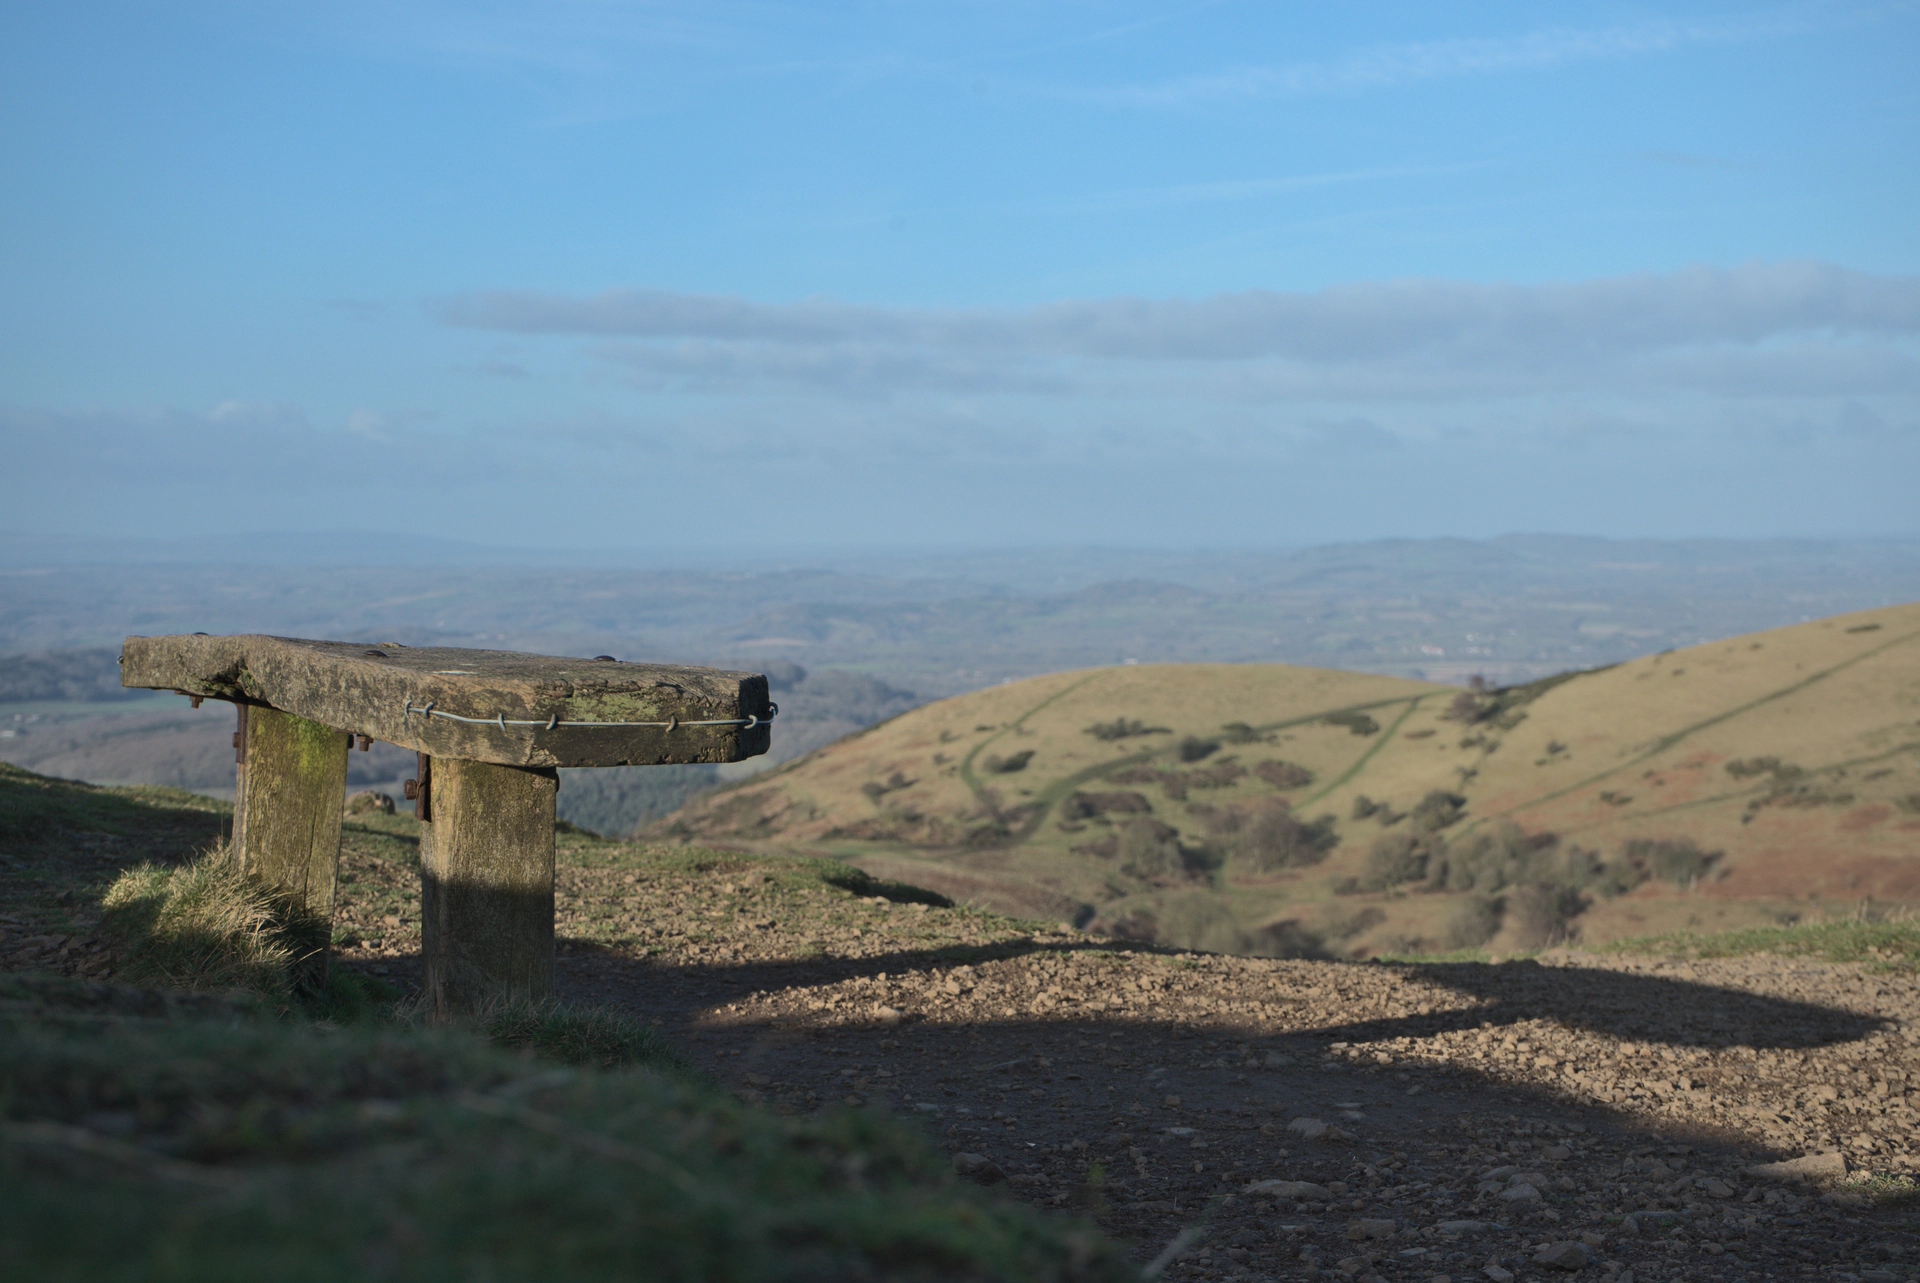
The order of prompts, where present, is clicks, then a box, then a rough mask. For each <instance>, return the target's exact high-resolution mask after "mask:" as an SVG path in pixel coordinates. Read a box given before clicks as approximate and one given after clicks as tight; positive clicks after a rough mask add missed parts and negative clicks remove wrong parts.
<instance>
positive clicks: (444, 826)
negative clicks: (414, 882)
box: [420, 757, 560, 1018]
mask: <svg viewBox="0 0 1920 1283" xmlns="http://www.w3.org/2000/svg"><path fill="white" fill-rule="evenodd" d="M426 781H427V783H428V785H429V787H428V788H427V790H426V792H425V806H424V807H423V808H422V809H424V810H425V811H426V814H425V816H424V817H423V820H424V822H423V823H422V824H421V826H420V910H421V911H420V936H421V952H422V954H423V955H424V961H425V963H426V968H425V970H426V976H425V981H426V990H427V995H428V1000H429V1001H430V1002H431V1003H432V1005H433V1011H434V1014H435V1015H436V1016H439V1017H442V1018H444V1017H446V1016H449V1015H452V1014H454V1013H456V1012H474V1011H484V1010H486V1009H488V1008H491V1007H495V1006H499V1005H502V1004H518V1003H522V1002H527V1003H533V1002H539V1001H541V1000H542V999H545V998H547V997H548V996H550V995H551V994H552V993H553V807H554V798H555V795H556V794H557V793H558V792H559V790H560V776H559V773H558V772H557V771H555V770H553V769H551V768H544V769H543V768H527V767H517V766H496V765H493V764H491V763H488V762H470V761H466V760H463V759H461V758H456V757H435V758H433V759H432V760H431V763H430V766H429V774H428V775H427V777H426Z"/></svg>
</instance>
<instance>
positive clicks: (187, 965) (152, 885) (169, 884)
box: [100, 847, 326, 1006]
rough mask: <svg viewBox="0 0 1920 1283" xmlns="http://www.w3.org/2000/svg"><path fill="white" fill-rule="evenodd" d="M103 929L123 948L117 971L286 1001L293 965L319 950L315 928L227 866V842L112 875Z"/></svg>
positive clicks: (321, 938)
mask: <svg viewBox="0 0 1920 1283" xmlns="http://www.w3.org/2000/svg"><path fill="white" fill-rule="evenodd" d="M101 910H102V912H101V919H100V925H101V929H102V931H104V932H105V933H107V934H108V935H110V936H113V937H115V938H117V939H118V940H119V941H120V943H121V947H122V950H123V955H122V959H121V963H120V967H119V972H118V974H119V975H120V976H121V978H123V979H126V980H131V981H134V982H136V983H142V984H158V985H165V986H168V987H170V988H175V989H203V990H221V991H225V990H244V991H247V992H251V993H257V994H260V995H261V996H262V997H265V998H267V999H269V1000H271V1001H274V1002H277V1003H280V1004H281V1005H283V1006H284V1005H286V1004H288V1003H290V1002H291V1001H292V1000H293V998H294V981H293V973H294V968H295V966H296V965H297V964H298V963H299V962H300V961H301V960H302V959H304V958H307V957H310V956H312V955H313V954H315V953H317V952H319V951H320V950H322V949H323V948H324V947H325V943H326V933H325V930H324V928H321V927H319V926H317V925H316V924H314V923H312V922H309V921H306V920H304V919H303V918H302V917H301V916H300V915H298V914H296V913H293V912H291V911H290V910H289V908H288V906H286V905H285V904H284V903H282V902H280V901H279V900H277V899H276V898H275V897H274V896H272V895H271V894H269V893H268V891H267V890H266V889H265V888H263V887H261V886H259V885H258V884H257V883H254V882H251V881H249V880H248V879H247V878H246V877H245V876H244V875H243V874H241V873H240V871H239V870H238V869H236V868H235V867H234V865H233V860H232V857H231V855H230V853H229V851H228V849H227V848H225V847H221V848H218V849H215V850H213V851H209V852H206V853H204V854H202V855H199V856H196V857H195V858H194V859H192V860H190V861H188V862H187V863H185V864H180V865H174V866H172V867H168V866H166V865H159V864H141V865H137V866H135V867H134V868H131V869H128V870H126V871H125V872H123V873H121V874H120V876H119V877H118V878H116V879H115V880H114V883H113V885H112V886H111V887H109V888H108V889H107V892H106V895H105V896H103V897H102V899H101Z"/></svg>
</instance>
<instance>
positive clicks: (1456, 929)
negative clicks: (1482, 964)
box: [1440, 895, 1500, 949]
mask: <svg viewBox="0 0 1920 1283" xmlns="http://www.w3.org/2000/svg"><path fill="white" fill-rule="evenodd" d="M1499 930H1500V906H1499V904H1498V903H1497V902H1496V901H1495V900H1494V899H1493V898H1492V897H1491V896H1484V895H1470V896H1466V897H1464V898H1462V899H1461V900H1459V901H1457V902H1456V903H1455V904H1454V906H1453V907H1452V908H1451V909H1450V910H1449V911H1448V913H1447V916H1446V918H1445V919H1444V920H1443V921H1442V922H1441V925H1440V947H1441V948H1442V949H1476V948H1478V947H1479V946H1481V945H1483V944H1485V943H1486V942H1487V941H1489V940H1491V939H1493V937H1494V933H1495V932H1497V931H1499Z"/></svg>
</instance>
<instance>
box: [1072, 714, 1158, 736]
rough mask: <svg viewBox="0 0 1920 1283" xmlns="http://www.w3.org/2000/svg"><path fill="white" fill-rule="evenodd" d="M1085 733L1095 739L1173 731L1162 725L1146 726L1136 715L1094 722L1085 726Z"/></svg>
mask: <svg viewBox="0 0 1920 1283" xmlns="http://www.w3.org/2000/svg"><path fill="white" fill-rule="evenodd" d="M1085 733H1086V734H1088V735H1091V736H1093V737H1094V738H1095V739H1097V740H1109V741H1111V740H1123V739H1131V738H1133V737H1134V736H1135V735H1171V734H1172V733H1173V732H1172V731H1170V730H1168V729H1167V728H1166V727H1164V726H1148V725H1147V724H1146V723H1145V722H1143V721H1141V720H1140V719H1139V718H1137V717H1116V718H1114V719H1113V720H1112V721H1111V722H1095V723H1094V724H1093V725H1091V726H1089V727H1087V728H1086V732H1085Z"/></svg>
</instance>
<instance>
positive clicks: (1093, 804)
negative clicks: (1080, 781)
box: [1060, 793, 1153, 820]
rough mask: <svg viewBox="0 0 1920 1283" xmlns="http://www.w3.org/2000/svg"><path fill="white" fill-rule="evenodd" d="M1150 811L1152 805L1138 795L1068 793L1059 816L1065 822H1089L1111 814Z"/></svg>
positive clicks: (1138, 813)
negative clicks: (1094, 818)
mask: <svg viewBox="0 0 1920 1283" xmlns="http://www.w3.org/2000/svg"><path fill="white" fill-rule="evenodd" d="M1152 810H1153V804H1152V803H1150V802H1148V801H1147V799H1146V798H1145V797H1143V796H1141V795H1140V794H1138V793H1069V794H1067V796H1066V798H1065V799H1064V800H1063V801H1062V802H1061V803H1060V816H1061V818H1062V819H1065V820H1090V819H1092V818H1093V817H1094V816H1096V815H1108V814H1113V813H1118V814H1121V815H1143V814H1147V813H1149V812H1151V811H1152Z"/></svg>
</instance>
